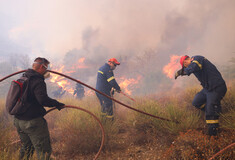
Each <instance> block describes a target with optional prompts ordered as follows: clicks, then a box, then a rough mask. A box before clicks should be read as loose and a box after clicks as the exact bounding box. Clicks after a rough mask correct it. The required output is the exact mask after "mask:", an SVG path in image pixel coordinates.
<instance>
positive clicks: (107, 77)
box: [96, 63, 120, 118]
mask: <svg viewBox="0 0 235 160" xmlns="http://www.w3.org/2000/svg"><path fill="white" fill-rule="evenodd" d="M112 88H115V89H116V90H120V87H119V85H118V84H117V82H116V80H115V78H114V75H113V71H112V70H111V69H110V66H109V65H108V64H107V63H105V65H103V66H102V67H100V69H99V70H98V73H97V82H96V89H97V90H99V91H101V92H103V93H105V94H107V95H108V96H111V95H110V91H111V89H112ZM96 95H97V97H98V98H99V101H100V104H101V113H102V115H105V116H106V117H107V118H113V107H112V100H111V99H109V98H107V97H105V96H103V95H101V94H99V93H96Z"/></svg>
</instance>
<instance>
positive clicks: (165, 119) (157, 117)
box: [0, 70, 179, 123]
mask: <svg viewBox="0 0 235 160" xmlns="http://www.w3.org/2000/svg"><path fill="white" fill-rule="evenodd" d="M25 71H26V70H22V71H18V72H15V73H13V74H10V75H8V76H6V77H4V78H2V79H0V82H1V81H3V80H5V79H7V78H9V77H11V76H14V75H16V74H19V73H22V72H25ZM47 71H48V72H51V73H54V74H57V75H60V76H63V77H65V78H68V79H70V80H72V81H75V82H77V83H80V84H82V85H84V86H86V87H88V88H90V89H92V90H94V91H96V92H98V93H99V94H101V95H103V96H105V97H107V98H109V99H111V100H113V101H115V102H117V103H119V104H121V105H122V106H124V107H127V108H129V109H131V110H134V111H136V112H139V113H142V114H145V115H148V116H150V117H153V118H156V119H161V120H164V121H168V122H174V123H179V122H178V121H176V120H170V119H167V118H163V117H159V116H155V115H152V114H150V113H147V112H144V111H141V110H138V109H135V108H133V107H130V106H129V105H126V104H124V103H122V102H120V101H118V100H116V99H114V98H112V97H110V96H108V95H106V94H105V93H103V92H101V91H99V90H97V89H95V88H93V87H91V86H89V85H87V84H85V83H83V82H81V81H79V80H77V79H74V78H72V77H70V76H67V75H65V74H62V73H59V72H56V71H52V70H47Z"/></svg>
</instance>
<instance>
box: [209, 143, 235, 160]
mask: <svg viewBox="0 0 235 160" xmlns="http://www.w3.org/2000/svg"><path fill="white" fill-rule="evenodd" d="M233 146H235V143H232V144H230V145H228V146H227V147H225V148H224V149H222V150H220V151H219V152H217V153H216V154H215V155H213V156H212V157H211V158H210V159H209V160H213V159H214V158H215V157H217V156H218V155H220V154H221V153H223V152H224V151H225V150H227V149H228V148H231V147H233Z"/></svg>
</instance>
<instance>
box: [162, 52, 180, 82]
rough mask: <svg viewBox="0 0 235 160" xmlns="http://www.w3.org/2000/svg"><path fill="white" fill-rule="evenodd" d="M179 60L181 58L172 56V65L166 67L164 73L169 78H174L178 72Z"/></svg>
mask: <svg viewBox="0 0 235 160" xmlns="http://www.w3.org/2000/svg"><path fill="white" fill-rule="evenodd" d="M179 59H180V56H177V55H172V56H171V60H170V63H168V64H167V65H166V66H164V68H163V73H164V74H166V76H167V77H169V78H174V74H175V72H176V70H177V69H179V68H180V63H179Z"/></svg>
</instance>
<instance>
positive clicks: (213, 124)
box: [175, 55, 227, 136]
mask: <svg viewBox="0 0 235 160" xmlns="http://www.w3.org/2000/svg"><path fill="white" fill-rule="evenodd" d="M180 64H181V66H182V69H180V70H179V71H177V72H176V73H175V79H176V78H177V77H178V76H184V75H188V76H189V75H190V74H191V73H193V74H194V75H195V76H196V77H197V79H198V80H199V81H200V82H201V85H202V87H203V89H202V90H201V91H200V92H199V93H197V94H196V96H195V97H194V100H193V103H192V104H193V106H195V107H196V108H198V109H201V110H203V111H205V115H206V123H207V125H208V134H209V135H210V136H216V135H217V130H218V127H219V113H220V112H221V105H220V101H221V100H222V98H223V97H224V95H225V93H226V92H227V87H226V84H225V81H224V79H223V78H222V76H221V74H220V72H219V71H218V70H217V68H216V67H215V66H214V65H213V64H212V63H211V62H210V61H209V60H207V59H206V58H205V57H203V56H193V57H192V58H190V57H189V56H187V55H185V56H182V57H181V59H180ZM204 104H206V105H205V106H203V105H204Z"/></svg>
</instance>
